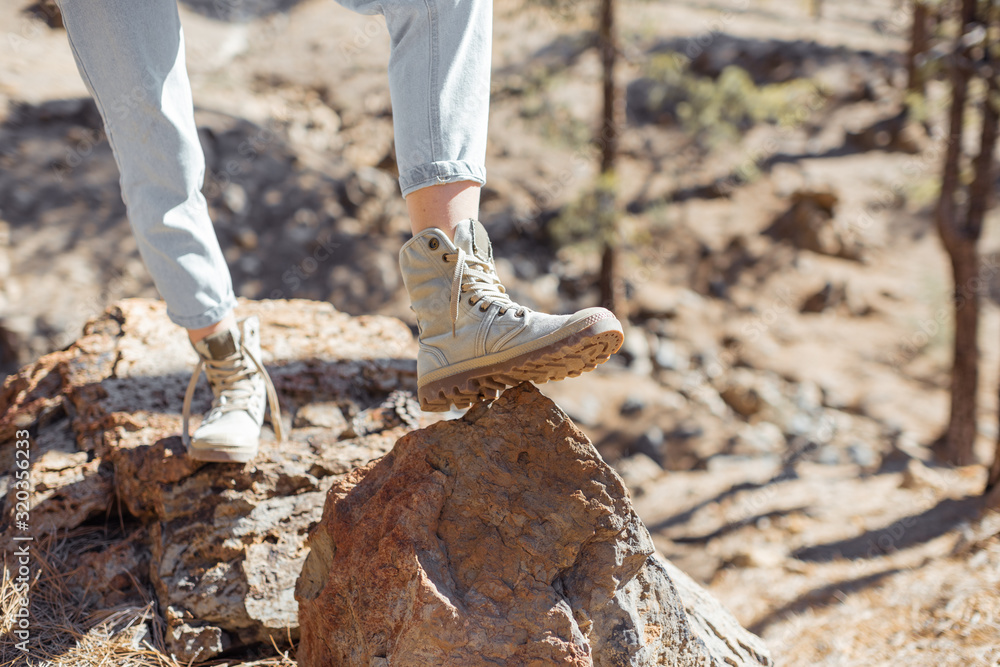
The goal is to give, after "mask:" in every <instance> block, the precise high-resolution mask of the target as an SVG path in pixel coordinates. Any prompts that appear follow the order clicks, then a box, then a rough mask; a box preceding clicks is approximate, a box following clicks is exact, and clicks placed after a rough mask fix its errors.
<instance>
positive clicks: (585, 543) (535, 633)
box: [296, 385, 770, 667]
mask: <svg viewBox="0 0 1000 667" xmlns="http://www.w3.org/2000/svg"><path fill="white" fill-rule="evenodd" d="M309 544H310V546H311V551H310V553H309V556H308V557H307V558H306V561H305V566H304V568H303V570H302V574H301V576H300V578H299V580H298V584H297V586H296V598H297V599H298V601H299V622H300V628H301V640H300V643H299V650H298V660H299V664H300V665H301V666H302V667H334V666H340V665H358V666H365V667H369V666H376V665H379V666H384V665H398V666H400V667H403V666H408V665H414V666H417V665H421V666H423V665H436V666H439V665H440V666H447V665H454V666H456V667H458V666H462V667H473V666H476V665H519V666H520V665H554V664H561V665H580V666H583V665H600V666H605V665H609V666H610V665H635V666H640V665H679V666H680V665H768V664H770V659H769V658H768V657H767V651H766V649H765V648H764V646H763V644H762V643H761V641H760V640H759V639H758V638H757V637H755V636H754V635H752V634H750V633H749V632H747V631H746V630H744V629H742V628H741V627H739V625H738V624H737V623H736V622H735V621H734V620H733V619H732V617H731V616H730V615H729V614H728V613H727V612H726V611H725V610H724V609H722V607H721V606H719V605H718V603H716V602H714V601H713V600H712V599H711V597H710V596H709V595H708V594H707V593H706V592H704V591H702V590H701V589H700V588H699V587H698V586H697V585H696V584H694V582H693V581H691V580H689V579H687V578H686V577H683V575H680V576H681V578H682V579H683V581H682V583H683V586H682V587H681V590H682V591H683V592H682V593H679V592H678V588H676V587H675V586H674V584H673V583H672V581H671V577H672V576H674V575H672V574H671V572H672V571H671V569H670V566H669V565H668V564H666V563H664V561H662V560H661V559H659V558H658V557H657V556H655V554H654V553H653V545H652V542H651V540H650V536H649V533H648V532H647V531H646V529H645V527H644V526H643V525H642V524H641V522H640V521H639V518H638V517H637V516H636V514H635V512H634V511H633V510H632V506H631V503H630V501H629V496H628V492H627V491H626V489H625V487H624V485H623V483H622V481H621V479H620V478H619V477H618V475H617V474H616V473H615V472H614V471H613V470H612V469H611V468H610V467H609V466H607V465H606V464H605V463H604V462H603V461H602V460H601V457H600V456H599V455H598V453H597V451H596V450H595V449H594V447H593V446H592V445H591V443H590V442H589V441H588V440H587V438H586V437H585V436H584V435H583V434H582V433H581V432H580V431H579V430H578V429H577V428H576V427H575V426H574V425H573V423H572V422H571V421H570V420H569V418H568V417H567V416H566V414H565V413H564V412H562V411H561V410H560V409H559V408H558V407H556V406H555V404H553V403H552V402H551V401H549V400H548V399H546V398H545V397H543V396H542V395H541V394H540V393H538V391H537V390H536V389H534V388H533V387H532V386H531V385H522V386H520V387H516V388H514V389H511V390H508V391H507V392H506V393H504V394H503V395H502V396H501V397H500V399H498V400H497V401H495V402H494V403H493V404H492V405H489V406H487V405H483V404H480V405H479V406H476V407H474V408H473V409H472V410H470V411H469V412H468V413H467V414H466V416H465V417H464V418H462V419H460V420H455V421H449V422H440V423H437V424H434V425H432V426H430V427H429V428H426V429H424V430H421V431H414V432H411V433H409V434H407V435H405V436H404V437H402V438H401V439H400V440H399V441H398V442H397V443H396V445H395V447H394V448H393V449H392V451H391V452H389V453H388V454H387V455H386V456H385V457H384V458H382V459H380V460H378V461H376V462H373V463H372V464H370V465H368V466H366V467H364V468H361V469H359V470H357V471H355V472H353V473H351V474H350V475H348V476H346V477H344V478H341V479H339V480H337V481H336V482H335V483H334V484H333V486H332V487H331V489H330V491H329V493H328V496H327V500H326V505H325V507H324V509H323V517H322V520H321V522H320V523H319V525H318V526H317V527H316V528H315V529H314V530H313V531H312V532H311V534H310V538H309ZM685 608H687V610H685Z"/></svg>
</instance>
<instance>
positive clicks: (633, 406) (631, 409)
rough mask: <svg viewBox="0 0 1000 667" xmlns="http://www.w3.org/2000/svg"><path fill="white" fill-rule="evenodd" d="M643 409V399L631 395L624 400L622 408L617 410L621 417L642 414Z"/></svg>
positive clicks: (644, 405)
mask: <svg viewBox="0 0 1000 667" xmlns="http://www.w3.org/2000/svg"><path fill="white" fill-rule="evenodd" d="M645 407H646V401H645V399H644V398H643V397H642V396H637V395H635V394H632V395H630V396H628V397H626V398H625V400H624V401H623V402H622V406H621V407H620V408H619V409H618V412H619V413H621V414H622V415H623V416H629V415H635V414H638V413H640V412H642V411H643V409H644V408H645Z"/></svg>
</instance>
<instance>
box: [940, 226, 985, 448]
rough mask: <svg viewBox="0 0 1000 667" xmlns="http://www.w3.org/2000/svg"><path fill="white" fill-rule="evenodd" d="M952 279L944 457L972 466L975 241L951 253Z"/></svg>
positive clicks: (975, 355)
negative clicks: (952, 323) (948, 407)
mask: <svg viewBox="0 0 1000 667" xmlns="http://www.w3.org/2000/svg"><path fill="white" fill-rule="evenodd" d="M950 254H951V262H952V276H953V277H954V280H955V291H954V299H955V301H954V304H955V345H954V366H953V368H952V372H951V414H950V416H949V419H948V430H947V431H946V436H945V437H946V446H945V450H944V458H945V460H946V461H947V462H949V463H951V464H953V465H962V466H964V465H971V464H972V463H975V458H974V455H973V445H974V444H975V441H976V406H977V403H978V400H977V397H978V388H979V346H978V344H977V341H976V334H977V332H978V330H979V294H978V287H979V285H978V280H979V254H978V253H977V252H976V241H975V239H965V238H963V239H962V240H961V242H960V243H959V245H958V247H956V248H954V249H953V250H952V251H951V253H950Z"/></svg>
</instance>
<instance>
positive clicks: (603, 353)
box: [417, 318, 625, 412]
mask: <svg viewBox="0 0 1000 667" xmlns="http://www.w3.org/2000/svg"><path fill="white" fill-rule="evenodd" d="M609 325H611V326H617V328H611V329H609V328H608V326H609ZM624 340H625V336H624V334H623V333H622V331H621V324H620V323H619V322H618V320H616V319H613V318H608V319H604V320H600V321H598V322H595V323H594V324H592V325H591V326H589V327H587V328H586V329H583V330H581V331H578V332H576V333H575V334H571V335H569V336H567V337H566V338H563V339H562V340H559V341H556V342H555V343H552V344H551V345H546V346H545V347H542V348H539V349H537V350H534V351H532V352H526V353H525V354H522V355H520V356H517V357H514V358H513V359H510V360H508V361H505V362H501V363H496V364H488V365H485V366H481V367H479V368H474V369H472V370H469V371H465V372H463V373H457V374H455V375H451V376H448V377H445V378H441V379H440V380H435V381H434V382H429V383H427V384H426V385H424V386H422V387H420V388H419V389H417V398H418V399H419V400H420V409H421V410H425V411H427V412H447V411H448V410H449V409H451V405H452V404H454V405H455V407H456V408H459V409H462V408H467V407H469V406H471V405H472V404H473V403H477V402H479V401H481V400H492V399H495V398H497V397H499V396H500V392H502V391H503V390H504V389H506V388H507V387H511V386H514V385H517V384H520V383H522V382H534V383H535V384H543V383H545V382H550V381H556V380H562V379H565V378H567V377H577V376H578V375H581V374H583V373H585V372H587V371H592V370H594V369H595V368H597V366H598V364H602V363H604V362H605V361H607V360H608V359H609V358H611V355H612V354H614V353H615V352H617V351H618V349H619V348H620V347H621V346H622V343H623V342H624Z"/></svg>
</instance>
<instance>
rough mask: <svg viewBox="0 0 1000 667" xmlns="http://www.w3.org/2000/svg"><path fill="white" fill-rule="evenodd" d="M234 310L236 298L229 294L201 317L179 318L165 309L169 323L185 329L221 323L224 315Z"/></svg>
mask: <svg viewBox="0 0 1000 667" xmlns="http://www.w3.org/2000/svg"><path fill="white" fill-rule="evenodd" d="M234 308H236V297H235V296H234V295H232V294H230V295H229V296H228V297H226V299H224V300H223V302H222V303H220V304H219V305H218V306H213V307H212V308H211V309H210V310H206V311H205V312H204V313H202V314H201V315H187V316H181V315H178V314H176V313H174V312H173V311H171V310H170V308H167V317H169V318H170V321H171V322H173V323H174V324H176V325H177V326H180V327H184V328H185V329H203V328H205V327H207V326H209V325H212V324H215V323H216V322H221V321H222V320H223V318H225V317H226V315H229V314H230V313H232V312H233V309H234Z"/></svg>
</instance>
